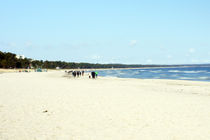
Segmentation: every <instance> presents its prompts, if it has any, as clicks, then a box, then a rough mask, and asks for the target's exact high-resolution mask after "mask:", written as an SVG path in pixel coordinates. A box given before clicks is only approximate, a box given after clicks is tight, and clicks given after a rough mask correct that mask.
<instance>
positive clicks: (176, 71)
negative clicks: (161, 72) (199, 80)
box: [168, 70, 207, 73]
mask: <svg viewBox="0 0 210 140" xmlns="http://www.w3.org/2000/svg"><path fill="white" fill-rule="evenodd" d="M168 72H172V73H207V71H180V70H169V71H168Z"/></svg>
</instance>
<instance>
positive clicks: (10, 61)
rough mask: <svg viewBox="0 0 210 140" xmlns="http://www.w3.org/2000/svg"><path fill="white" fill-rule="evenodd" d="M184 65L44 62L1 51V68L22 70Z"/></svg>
mask: <svg viewBox="0 0 210 140" xmlns="http://www.w3.org/2000/svg"><path fill="white" fill-rule="evenodd" d="M171 66H183V65H140V64H137V65H125V64H92V63H74V62H64V61H43V60H32V59H30V58H24V59H18V58H16V54H14V53H10V52H1V51H0V68H5V69H14V68H17V69H20V68H45V69H55V68H56V67H59V68H61V69H77V68H81V69H91V68H142V67H171Z"/></svg>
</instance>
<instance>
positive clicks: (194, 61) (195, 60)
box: [191, 59, 200, 63]
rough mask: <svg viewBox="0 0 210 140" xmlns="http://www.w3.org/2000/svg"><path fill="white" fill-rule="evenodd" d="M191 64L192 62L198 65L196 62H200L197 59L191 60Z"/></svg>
mask: <svg viewBox="0 0 210 140" xmlns="http://www.w3.org/2000/svg"><path fill="white" fill-rule="evenodd" d="M191 62H193V63H198V62H200V61H199V60H197V59H192V60H191Z"/></svg>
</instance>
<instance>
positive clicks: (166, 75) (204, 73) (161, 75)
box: [98, 67, 210, 82]
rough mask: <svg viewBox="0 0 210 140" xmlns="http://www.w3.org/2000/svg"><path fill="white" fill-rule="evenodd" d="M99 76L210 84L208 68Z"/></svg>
mask: <svg viewBox="0 0 210 140" xmlns="http://www.w3.org/2000/svg"><path fill="white" fill-rule="evenodd" d="M98 74H99V75H100V76H105V77H119V78H140V79H174V80H175V79H177V80H193V81H208V82H210V67H176V68H174V67H173V68H147V69H120V70H114V69H113V70H100V71H98Z"/></svg>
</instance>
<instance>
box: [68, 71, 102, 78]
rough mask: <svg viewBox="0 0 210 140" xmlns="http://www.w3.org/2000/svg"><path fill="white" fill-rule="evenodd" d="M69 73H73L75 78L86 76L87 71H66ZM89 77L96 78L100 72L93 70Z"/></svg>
mask: <svg viewBox="0 0 210 140" xmlns="http://www.w3.org/2000/svg"><path fill="white" fill-rule="evenodd" d="M65 72H66V73H67V74H71V75H72V76H73V77H74V78H75V77H80V76H84V74H85V71H84V70H82V71H65ZM88 76H89V78H92V79H95V78H97V76H98V72H95V71H92V72H90V73H89V74H88Z"/></svg>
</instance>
